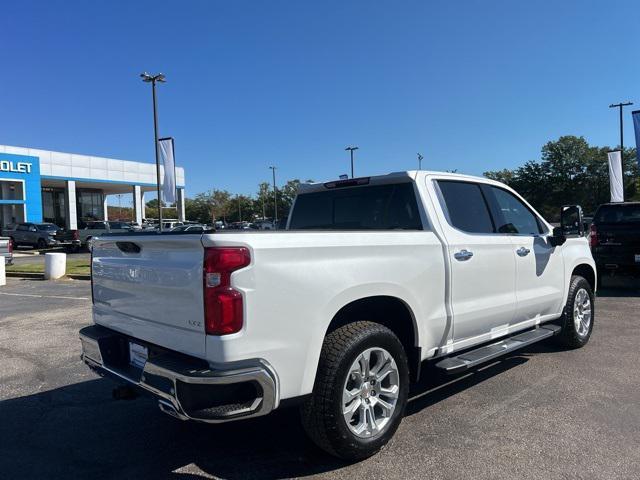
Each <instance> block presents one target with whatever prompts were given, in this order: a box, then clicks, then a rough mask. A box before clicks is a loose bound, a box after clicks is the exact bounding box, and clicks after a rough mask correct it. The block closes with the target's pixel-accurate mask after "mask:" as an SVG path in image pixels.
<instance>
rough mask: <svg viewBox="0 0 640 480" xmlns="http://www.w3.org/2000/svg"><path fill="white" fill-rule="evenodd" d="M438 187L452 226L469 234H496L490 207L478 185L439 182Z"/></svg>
mask: <svg viewBox="0 0 640 480" xmlns="http://www.w3.org/2000/svg"><path fill="white" fill-rule="evenodd" d="M438 187H440V192H442V199H443V200H444V205H443V207H444V210H445V214H446V215H447V219H448V221H449V223H450V224H451V226H453V227H455V228H457V229H458V230H462V231H463V232H467V233H495V228H494V225H493V221H492V220H491V215H490V213H489V207H488V206H487V202H486V201H485V198H484V195H483V194H482V190H480V186H479V185H478V184H476V183H471V182H458V181H451V180H438Z"/></svg>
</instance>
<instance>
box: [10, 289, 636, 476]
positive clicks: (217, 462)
mask: <svg viewBox="0 0 640 480" xmlns="http://www.w3.org/2000/svg"><path fill="white" fill-rule="evenodd" d="M90 295H91V293H90V285H89V283H88V282H86V281H59V282H44V281H39V280H23V279H17V278H10V279H8V285H7V286H5V287H0V365H2V369H0V477H1V478H8V479H9V478H10V479H15V478H38V479H41V478H47V479H52V478H90V479H94V478H96V479H97V478H138V479H143V478H144V479H146V478H153V479H156V478H233V479H235V478H238V479H240V478H242V479H245V478H259V479H262V478H289V477H308V476H317V477H318V478H360V479H368V480H369V479H378V478H402V479H408V478H430V479H464V478H474V479H493V480H495V479H514V478H518V479H520V478H522V479H574V478H575V479H600V478H602V479H604V478H607V479H614V478H619V479H632V478H640V356H639V355H638V350H639V348H638V345H640V315H639V313H638V312H639V311H640V288H638V286H637V285H636V286H635V287H633V288H624V289H620V288H615V289H613V288H604V289H602V291H601V293H600V295H599V297H600V298H599V299H598V301H597V304H596V312H597V313H596V323H595V330H594V334H593V336H592V338H591V342H590V343H589V344H588V345H587V347H585V348H583V349H581V350H575V351H563V350H559V349H557V348H555V347H554V346H553V345H551V344H548V343H545V344H539V345H536V346H533V347H531V348H529V349H526V350H523V351H520V352H518V353H517V354H515V355H511V356H509V357H507V358H504V359H503V360H501V361H498V362H496V363H494V364H491V365H489V366H487V367H485V368H483V369H481V370H479V371H477V372H473V373H469V374H467V375H463V376H460V377H441V376H438V375H435V374H434V373H433V372H432V371H431V370H429V369H427V370H426V372H425V373H426V375H425V379H424V380H423V381H422V383H421V384H420V385H419V386H418V387H417V388H416V389H414V392H413V393H412V400H411V401H410V403H409V406H408V411H407V415H406V417H405V419H404V421H403V423H402V425H401V426H400V429H399V430H398V433H397V434H396V436H395V438H394V439H393V440H392V442H391V443H390V444H389V445H388V446H387V448H385V449H384V450H383V451H382V452H381V453H380V454H378V455H376V456H375V457H373V458H371V459H369V460H366V461H363V462H360V463H355V464H345V463H343V462H340V461H337V460H335V459H333V458H331V457H328V456H326V455H325V454H323V453H322V452H320V451H318V450H317V449H316V448H315V447H314V446H313V445H312V444H311V443H310V442H309V441H308V440H307V439H306V438H305V436H304V434H303V432H302V429H301V427H300V426H299V424H298V421H297V416H296V414H295V412H294V411H281V412H277V413H275V414H273V415H270V416H267V417H264V418H260V419H256V420H249V421H245V422H237V423H231V424H225V425H217V426H210V425H199V424H193V423H184V422H180V421H179V420H175V419H173V418H171V417H168V416H166V415H163V414H161V413H160V412H159V410H158V409H157V407H156V405H155V402H154V401H152V400H151V399H149V398H139V399H136V400H130V401H114V400H112V399H111V390H112V388H113V386H114V384H113V383H111V382H110V381H109V380H106V379H101V378H99V377H97V376H95V375H94V374H92V373H91V372H89V370H88V369H87V368H85V367H84V365H83V364H82V363H81V362H80V360H79V354H80V345H79V342H78V339H77V331H78V329H79V328H80V327H82V326H83V325H86V324H87V323H89V322H90Z"/></svg>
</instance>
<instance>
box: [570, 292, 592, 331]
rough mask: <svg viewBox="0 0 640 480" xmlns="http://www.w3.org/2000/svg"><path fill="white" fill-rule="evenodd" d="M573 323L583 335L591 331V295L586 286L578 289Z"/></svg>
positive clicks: (574, 303)
mask: <svg viewBox="0 0 640 480" xmlns="http://www.w3.org/2000/svg"><path fill="white" fill-rule="evenodd" d="M573 324H574V326H575V329H576V332H577V333H578V335H580V336H581V337H584V336H585V335H586V334H587V333H589V327H591V297H590V296H589V293H588V292H587V291H586V290H585V289H584V288H581V289H580V290H578V292H577V293H576V298H575V300H574V302H573Z"/></svg>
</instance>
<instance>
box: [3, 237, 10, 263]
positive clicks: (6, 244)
mask: <svg viewBox="0 0 640 480" xmlns="http://www.w3.org/2000/svg"><path fill="white" fill-rule="evenodd" d="M0 257H2V258H3V259H2V261H3V262H4V264H5V265H11V264H12V263H13V242H12V241H11V238H9V237H0Z"/></svg>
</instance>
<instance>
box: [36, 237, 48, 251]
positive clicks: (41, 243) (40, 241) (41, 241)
mask: <svg viewBox="0 0 640 480" xmlns="http://www.w3.org/2000/svg"><path fill="white" fill-rule="evenodd" d="M36 247H38V248H39V249H40V250H42V249H45V248H47V242H45V241H44V238H39V239H38V243H36Z"/></svg>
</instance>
